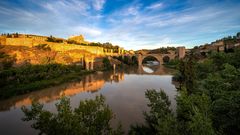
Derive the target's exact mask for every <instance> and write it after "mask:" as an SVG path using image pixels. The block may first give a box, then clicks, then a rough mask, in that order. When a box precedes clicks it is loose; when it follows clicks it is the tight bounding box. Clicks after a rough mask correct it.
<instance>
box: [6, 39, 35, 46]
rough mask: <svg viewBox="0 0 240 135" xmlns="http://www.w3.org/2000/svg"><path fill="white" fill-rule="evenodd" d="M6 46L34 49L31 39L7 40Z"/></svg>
mask: <svg viewBox="0 0 240 135" xmlns="http://www.w3.org/2000/svg"><path fill="white" fill-rule="evenodd" d="M5 45H12V46H27V47H32V45H33V40H32V39H31V38H6V43H5Z"/></svg>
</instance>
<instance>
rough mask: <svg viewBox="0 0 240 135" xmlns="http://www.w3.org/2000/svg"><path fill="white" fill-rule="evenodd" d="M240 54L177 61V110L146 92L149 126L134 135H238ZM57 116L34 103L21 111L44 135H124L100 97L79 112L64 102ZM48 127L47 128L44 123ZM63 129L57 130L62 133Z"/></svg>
mask: <svg viewBox="0 0 240 135" xmlns="http://www.w3.org/2000/svg"><path fill="white" fill-rule="evenodd" d="M239 58H240V50H239V49H236V50H234V52H232V53H224V52H213V53H211V54H210V55H208V56H207V58H206V59H205V60H204V61H201V62H200V61H196V60H195V59H194V52H191V54H190V55H189V56H187V57H186V58H185V59H184V60H181V61H180V62H179V63H178V66H177V69H178V74H176V76H175V79H176V80H178V82H179V83H180V87H179V94H178V96H177V97H176V100H177V108H176V112H174V111H172V110H171V109H170V104H171V103H170V101H169V99H168V96H167V95H166V94H165V93H164V92H163V91H162V90H160V91H156V90H147V91H146V93H145V95H146V98H148V100H149V104H148V106H149V107H150V111H149V112H144V117H145V120H146V122H145V123H144V124H136V125H132V127H131V128H130V131H129V133H128V134H130V135H156V134H161V135H237V134H238V133H239V132H240V126H239V123H240V98H239V97H240V87H239V83H240V59H239ZM56 107H57V110H58V113H56V114H55V113H54V114H53V113H51V112H48V111H45V110H43V109H42V108H43V106H42V105H41V104H39V103H34V104H33V106H32V107H31V108H30V109H27V108H26V107H23V108H22V110H23V112H24V113H25V116H26V117H25V118H24V120H25V121H32V120H34V123H33V125H32V127H33V128H35V129H39V130H40V131H41V133H45V134H123V132H122V131H121V128H120V127H121V126H119V128H117V129H112V128H110V127H109V121H110V119H111V118H113V117H112V115H113V114H112V112H111V110H110V109H109V108H108V106H107V105H105V103H104V98H103V97H102V96H100V97H96V99H95V100H85V101H80V104H79V106H78V107H77V108H76V109H74V110H73V109H72V108H71V107H70V103H69V100H68V99H66V98H64V97H63V98H62V99H61V100H60V103H58V104H57V105H56ZM46 123H48V124H46ZM58 131H59V132H58Z"/></svg>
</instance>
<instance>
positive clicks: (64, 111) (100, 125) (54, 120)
mask: <svg viewBox="0 0 240 135" xmlns="http://www.w3.org/2000/svg"><path fill="white" fill-rule="evenodd" d="M104 102H105V98H104V97H103V96H102V95H101V96H97V97H96V98H95V99H94V100H93V99H89V100H85V101H80V104H79V106H78V107H77V108H75V109H72V108H71V106H70V99H69V98H66V97H62V98H61V100H60V102H59V103H57V104H56V108H57V113H56V114H55V113H51V112H49V111H47V110H43V105H42V104H40V103H37V102H33V104H32V107H31V109H28V108H27V107H25V106H23V107H22V111H23V112H24V114H25V117H24V118H23V121H33V124H32V127H33V128H34V129H37V130H40V134H47V135H60V134H61V135H100V134H103V135H105V134H109V135H120V134H123V132H122V130H121V126H119V127H118V128H117V129H112V128H111V127H110V120H111V119H112V118H113V113H112V111H111V110H110V108H109V107H108V106H107V105H106V104H105V103H104Z"/></svg>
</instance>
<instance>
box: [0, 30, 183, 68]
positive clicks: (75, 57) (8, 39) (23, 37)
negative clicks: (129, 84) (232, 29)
mask: <svg viewBox="0 0 240 135" xmlns="http://www.w3.org/2000/svg"><path fill="white" fill-rule="evenodd" d="M48 39H49V37H47V36H39V35H30V34H9V35H2V36H0V45H2V46H6V48H9V46H11V48H13V47H14V49H16V50H15V51H9V52H10V53H12V54H11V55H15V56H16V59H17V60H20V59H21V58H22V57H24V55H23V54H22V53H19V52H21V49H26V48H28V49H30V50H31V48H34V47H36V46H39V45H46V46H47V47H49V48H51V50H53V51H55V52H56V53H57V54H56V55H60V54H64V55H66V53H68V54H69V57H70V58H71V59H72V62H75V63H76V62H79V63H80V64H81V65H84V67H85V69H87V70H93V69H94V64H95V62H96V59H97V58H101V57H106V56H108V57H113V56H128V57H136V58H137V61H138V65H139V66H141V65H142V61H143V60H144V59H145V58H146V57H149V56H151V57H154V58H156V60H157V61H158V62H159V63H160V64H163V63H164V61H163V59H164V57H168V59H170V60H171V59H176V58H177V59H181V58H183V57H184V56H185V47H178V48H177V49H176V51H169V52H168V53H167V54H161V53H150V54H149V53H145V54H141V53H135V52H134V51H128V50H125V49H123V48H121V47H118V48H117V51H116V49H112V48H106V47H101V46H91V45H89V44H90V43H89V42H87V41H85V40H84V37H83V36H82V35H79V36H72V37H70V38H69V39H67V40H66V39H62V38H56V39H57V40H56V41H49V40H48ZM59 41H61V42H59ZM26 52H27V51H25V52H24V53H26ZM30 63H32V64H34V61H33V60H30ZM59 63H62V61H60V60H59ZM65 63H66V64H69V63H70V62H69V63H67V62H65Z"/></svg>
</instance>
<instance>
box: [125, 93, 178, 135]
mask: <svg viewBox="0 0 240 135" xmlns="http://www.w3.org/2000/svg"><path fill="white" fill-rule="evenodd" d="M145 95H146V97H147V98H148V100H149V102H150V103H149V104H148V107H150V112H149V113H146V112H144V116H145V120H146V125H135V126H131V130H130V132H129V134H131V135H144V134H145V135H146V134H147V135H155V134H161V135H177V134H178V131H177V121H176V118H175V117H174V115H173V112H172V110H171V109H170V104H171V103H170V101H169V99H168V96H167V95H166V93H165V92H164V91H162V90H160V91H159V92H157V91H156V90H147V91H146V93H145Z"/></svg>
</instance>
